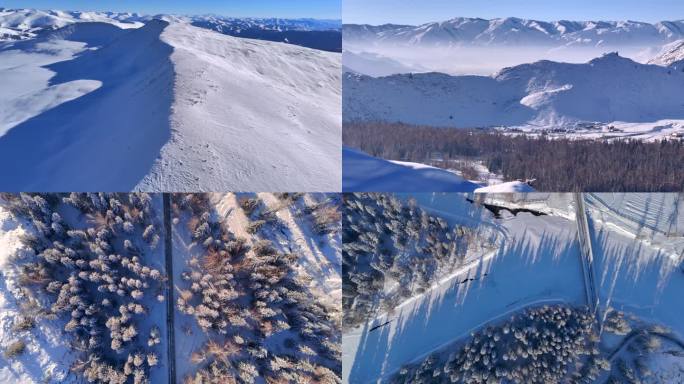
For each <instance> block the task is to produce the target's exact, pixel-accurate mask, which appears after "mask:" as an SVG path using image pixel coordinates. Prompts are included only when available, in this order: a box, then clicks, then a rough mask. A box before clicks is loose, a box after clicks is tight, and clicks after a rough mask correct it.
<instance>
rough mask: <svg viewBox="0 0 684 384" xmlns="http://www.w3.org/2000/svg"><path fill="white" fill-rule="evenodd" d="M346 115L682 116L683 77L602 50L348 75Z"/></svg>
mask: <svg viewBox="0 0 684 384" xmlns="http://www.w3.org/2000/svg"><path fill="white" fill-rule="evenodd" d="M343 82H344V89H345V92H344V95H343V97H344V101H343V107H344V111H343V116H344V119H345V121H359V120H360V121H363V120H369V121H378V120H379V121H399V122H405V123H411V124H426V125H433V126H445V127H491V126H530V127H538V128H544V127H549V128H558V127H559V126H572V125H577V124H578V123H581V122H614V121H623V122H653V121H658V120H662V119H684V105H683V104H682V103H681V100H680V98H679V97H677V95H678V94H679V93H680V91H681V89H683V88H682V87H684V75H682V74H681V73H679V72H673V71H672V70H671V69H668V68H664V67H661V66H656V65H643V64H639V63H636V62H634V61H632V60H629V59H626V58H622V57H620V56H618V55H617V54H607V55H604V56H603V57H601V58H597V59H594V60H591V61H589V62H588V63H584V64H568V63H557V62H550V61H539V62H535V63H532V64H524V65H519V66H516V67H512V68H506V69H504V70H502V71H500V72H499V73H497V74H495V75H494V76H491V77H488V76H487V77H486V76H449V75H445V74H440V73H426V74H413V75H395V76H389V77H383V78H378V79H374V78H370V77H367V76H360V75H355V74H345V75H344V76H343Z"/></svg>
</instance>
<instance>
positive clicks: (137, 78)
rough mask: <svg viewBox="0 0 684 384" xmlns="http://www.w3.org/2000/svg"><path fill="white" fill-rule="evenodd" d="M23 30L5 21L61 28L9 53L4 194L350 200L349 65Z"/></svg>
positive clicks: (274, 47) (56, 22) (270, 47)
mask: <svg viewBox="0 0 684 384" xmlns="http://www.w3.org/2000/svg"><path fill="white" fill-rule="evenodd" d="M24 16H25V17H26V18H27V21H26V22H25V23H24V24H22V23H21V22H20V20H19V21H17V20H15V19H16V18H19V17H21V14H17V13H15V14H13V15H12V18H9V17H5V18H0V20H3V21H2V22H3V23H4V24H3V25H7V26H8V27H13V28H24V30H26V31H32V28H33V27H34V26H35V25H36V24H37V23H38V22H39V21H41V20H42V21H44V22H47V23H49V25H50V26H51V28H50V29H49V30H42V32H41V33H40V34H37V35H36V36H35V37H32V38H30V39H25V40H22V41H17V42H11V41H9V42H0V80H1V81H2V83H3V84H5V85H6V86H4V87H2V89H1V90H0V161H3V162H4V163H5V164H12V165H11V166H8V167H5V168H3V172H2V178H1V181H0V189H2V190H9V191H22V190H53V191H54V190H98V191H112V190H115V191H121V190H124V191H125V190H144V191H161V190H163V191H166V190H173V191H208V190H273V191H276V190H298V191H311V190H316V191H320V190H331V191H335V190H340V180H341V171H340V165H341V151H340V149H341V141H340V136H341V116H340V109H341V84H340V70H341V69H340V68H341V64H340V61H341V55H340V54H339V53H330V52H323V51H318V50H313V49H308V48H303V47H299V46H295V45H290V44H285V43H276V42H268V41H261V40H251V39H243V38H235V37H231V36H227V35H223V34H220V33H218V32H214V31H210V30H207V29H203V28H199V27H194V26H192V25H191V24H190V22H189V21H187V20H184V19H181V18H176V17H170V16H163V17H160V18H159V19H149V20H144V21H145V24H144V25H143V24H142V23H141V22H139V21H135V22H134V23H133V22H132V23H130V24H127V25H126V27H133V28H129V29H126V30H123V29H121V28H120V26H121V23H122V22H121V21H118V20H119V19H116V18H114V16H112V15H110V16H108V17H105V16H102V17H97V18H89V19H86V20H83V19H79V22H77V23H74V22H73V21H74V20H73V17H71V19H69V20H67V21H63V20H62V19H61V18H60V17H59V15H57V16H54V15H53V16H52V17H47V16H46V17H43V18H36V17H35V13H27V15H24ZM131 17H133V16H131ZM34 18H35V20H34ZM112 19H113V20H114V21H112ZM136 19H138V18H136ZM162 19H163V20H162ZM126 20H128V19H126ZM84 21H88V22H84ZM92 21H95V22H92ZM43 26H44V25H43ZM44 27H45V26H44ZM59 27H61V28H59ZM136 27H137V28H136ZM52 28H58V29H54V30H53V29H52ZM17 159H21V160H20V161H18V160H17Z"/></svg>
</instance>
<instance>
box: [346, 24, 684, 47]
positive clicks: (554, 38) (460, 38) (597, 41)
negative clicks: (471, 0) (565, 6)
mask: <svg viewBox="0 0 684 384" xmlns="http://www.w3.org/2000/svg"><path fill="white" fill-rule="evenodd" d="M343 38H344V41H345V44H389V45H425V46H463V45H477V46H492V45H539V46H566V45H579V46H594V47H600V46H633V45H636V46H639V45H662V44H665V43H668V42H672V41H675V40H678V39H682V38H684V20H678V21H662V22H659V23H655V24H649V23H644V22H638V21H567V20H561V21H553V22H545V21H538V20H526V19H519V18H514V17H508V18H499V19H492V20H486V19H480V18H464V17H460V18H454V19H451V20H447V21H442V22H432V23H426V24H422V25H418V26H413V25H397V24H384V25H366V24H344V26H343Z"/></svg>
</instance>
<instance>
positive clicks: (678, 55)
mask: <svg viewBox="0 0 684 384" xmlns="http://www.w3.org/2000/svg"><path fill="white" fill-rule="evenodd" d="M648 63H649V64H655V65H662V66H665V67H671V68H673V69H675V70H679V69H684V39H682V40H677V41H675V42H673V43H670V44H667V45H666V46H664V47H663V49H662V51H661V52H660V54H659V55H658V56H656V57H654V58H653V59H651V60H649V62H648Z"/></svg>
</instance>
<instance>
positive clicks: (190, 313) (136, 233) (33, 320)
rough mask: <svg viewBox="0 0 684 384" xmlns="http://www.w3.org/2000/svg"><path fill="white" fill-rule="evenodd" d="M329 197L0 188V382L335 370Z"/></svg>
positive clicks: (320, 376) (335, 276)
mask: <svg viewBox="0 0 684 384" xmlns="http://www.w3.org/2000/svg"><path fill="white" fill-rule="evenodd" d="M340 226H341V216H340V196H339V195H335V194H332V195H327V194H301V193H299V194H271V193H246V194H233V193H221V194H219V193H215V194H173V195H171V194H163V195H162V194H145V193H135V194H104V193H88V194H85V193H83V194H78V193H71V194H2V195H0V275H1V276H0V348H1V351H0V383H84V382H89V383H108V384H128V383H135V384H142V383H181V382H182V383H227V384H230V383H267V384H274V383H331V384H333V383H339V382H340V381H341V374H342V363H341V340H340V338H341V320H342V313H341V307H340V305H339V302H340V300H341V295H342V292H341V285H342V278H341V247H342V246H341V234H340Z"/></svg>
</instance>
